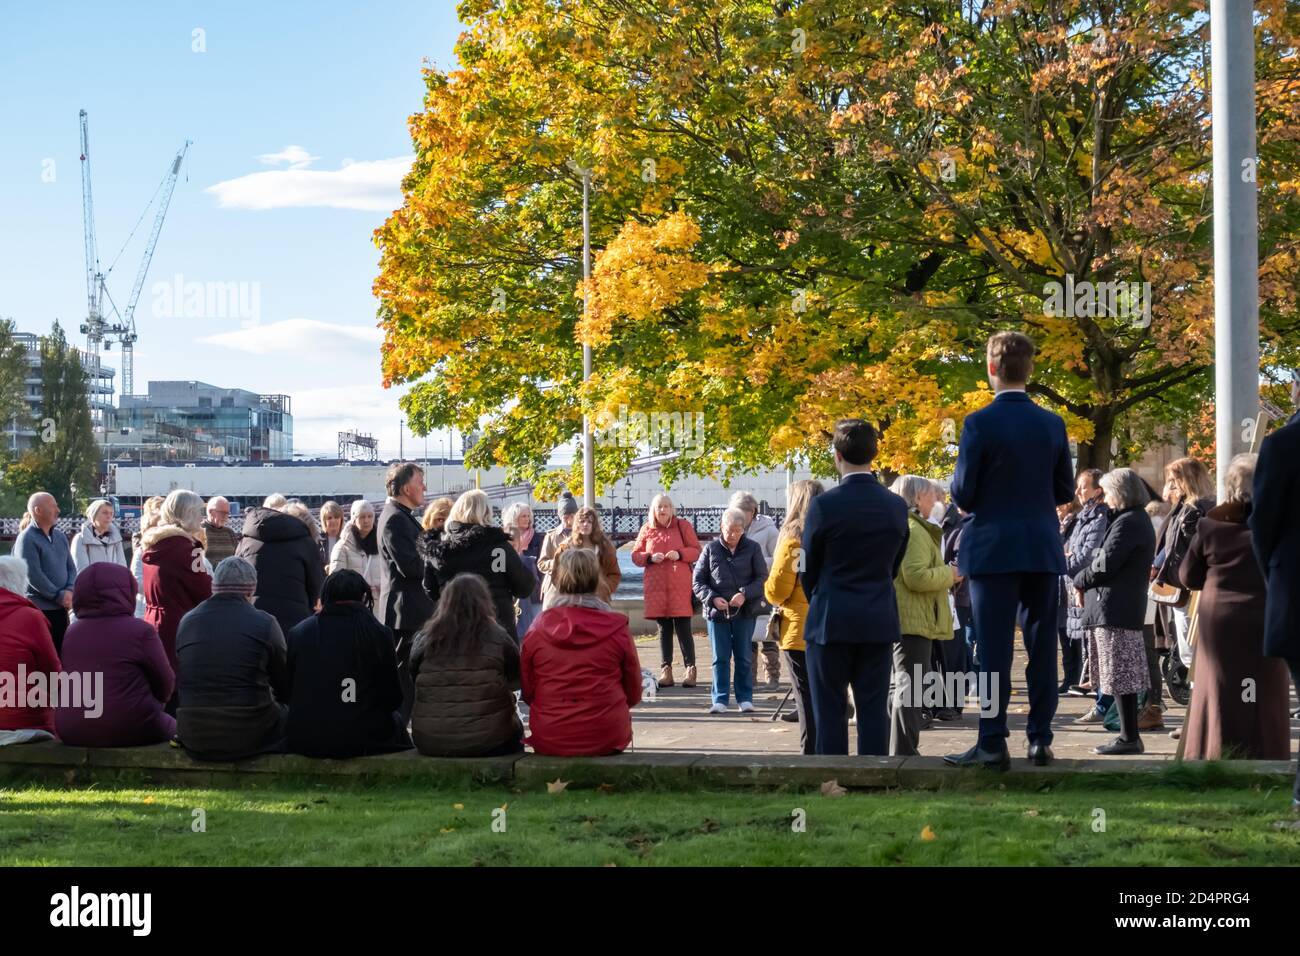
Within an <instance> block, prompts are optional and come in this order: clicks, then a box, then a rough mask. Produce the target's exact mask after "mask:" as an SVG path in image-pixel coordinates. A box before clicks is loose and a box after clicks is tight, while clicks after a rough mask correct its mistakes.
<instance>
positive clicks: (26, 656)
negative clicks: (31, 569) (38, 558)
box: [0, 557, 59, 734]
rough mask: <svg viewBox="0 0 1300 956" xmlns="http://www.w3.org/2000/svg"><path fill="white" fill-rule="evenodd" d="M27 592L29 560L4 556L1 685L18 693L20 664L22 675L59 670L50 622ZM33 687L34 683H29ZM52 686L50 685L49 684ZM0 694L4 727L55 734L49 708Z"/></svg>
mask: <svg viewBox="0 0 1300 956" xmlns="http://www.w3.org/2000/svg"><path fill="white" fill-rule="evenodd" d="M26 591H27V562H26V561H24V560H23V559H22V558H19V557H4V558H0V684H7V685H9V687H10V688H11V689H12V691H13V692H14V693H15V694H16V692H17V688H18V686H19V673H20V672H19V667H21V668H22V674H24V675H27V674H35V673H40V674H44V675H46V679H47V682H48V678H49V677H50V676H51V675H54V674H57V673H59V655H58V654H57V653H55V651H54V638H52V637H51V636H50V622H49V621H48V620H47V619H46V617H45V615H44V614H42V613H41V610H40V608H38V607H37V606H36V605H35V604H33V603H32V602H31V601H29V600H27V598H26V597H25V596H24V595H25V593H26ZM28 686H29V687H30V686H31V685H30V684H29V685H28ZM47 686H48V684H47ZM5 697H6V695H4V694H0V730H44V731H47V732H48V733H51V734H52V733H54V711H53V709H51V708H49V707H19V706H17V704H18V701H17V699H16V697H15V700H14V701H13V702H12V703H11V702H10V701H8V700H6V699H5Z"/></svg>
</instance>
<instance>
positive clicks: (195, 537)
mask: <svg viewBox="0 0 1300 956" xmlns="http://www.w3.org/2000/svg"><path fill="white" fill-rule="evenodd" d="M168 538H189V539H190V540H191V541H197V542H199V543H200V544H202V543H203V532H202V531H200V532H199V533H197V534H190V533H189V532H188V531H186V530H185V529H184V528H182V527H181V526H180V525H175V524H160V525H155V526H154V527H152V528H150V529H149V530H148V531H146V532H144V534H142V535H141V536H140V543H141V544H142V545H144V546H145V547H146V548H152V547H154V546H155V545H157V544H158V542H160V541H165V540H167V539H168Z"/></svg>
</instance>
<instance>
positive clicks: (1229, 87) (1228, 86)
mask: <svg viewBox="0 0 1300 956" xmlns="http://www.w3.org/2000/svg"><path fill="white" fill-rule="evenodd" d="M1254 8H1255V5H1254V4H1253V3H1248V2H1246V0H1212V2H1211V4H1210V76H1211V104H1210V105H1211V111H1212V114H1213V115H1212V122H1213V126H1212V135H1213V141H1214V145H1213V148H1214V399H1215V403H1214V418H1215V448H1216V453H1217V454H1216V457H1217V462H1216V464H1217V471H1218V485H1219V499H1220V500H1222V499H1223V493H1224V479H1225V478H1226V477H1227V473H1228V464H1229V463H1230V462H1231V461H1232V458H1233V456H1234V455H1236V454H1238V453H1240V452H1245V451H1249V450H1250V446H1251V442H1250V439H1251V437H1253V436H1252V434H1251V429H1252V428H1253V423H1254V422H1255V421H1256V419H1257V417H1258V415H1259V212H1258V195H1257V191H1256V186H1255V179H1256V171H1255V166H1256V155H1255V27H1254V14H1255V9H1254Z"/></svg>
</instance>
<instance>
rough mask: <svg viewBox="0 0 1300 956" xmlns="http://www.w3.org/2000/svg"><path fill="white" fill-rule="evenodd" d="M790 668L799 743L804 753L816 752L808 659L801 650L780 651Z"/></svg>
mask: <svg viewBox="0 0 1300 956" xmlns="http://www.w3.org/2000/svg"><path fill="white" fill-rule="evenodd" d="M781 653H782V654H784V655H785V663H786V666H787V667H789V668H790V682H791V684H792V685H793V687H794V693H793V694H791V695H790V696H792V697H793V698H794V712H795V713H796V714H798V715H799V744H800V745H801V746H802V748H803V752H804V753H806V754H815V753H816V752H817V718H816V716H815V715H814V714H813V702H812V688H811V687H810V686H809V685H808V661H807V659H806V655H805V654H804V652H803V651H782V652H781Z"/></svg>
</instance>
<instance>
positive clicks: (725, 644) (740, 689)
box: [708, 617, 754, 704]
mask: <svg viewBox="0 0 1300 956" xmlns="http://www.w3.org/2000/svg"><path fill="white" fill-rule="evenodd" d="M708 625H709V644H711V645H712V646H713V702H714V703H715V704H726V703H727V701H728V699H729V697H730V690H731V659H732V658H733V657H734V658H735V659H736V703H738V704H742V703H744V702H745V701H749V702H750V703H751V704H752V703H753V702H754V669H753V663H754V660H753V657H752V654H753V649H752V648H751V647H750V646H749V645H750V643H751V641H752V640H753V637H754V619H753V618H752V617H733V618H732V619H731V620H726V619H724V618H718V619H717V620H710V621H709V622H708Z"/></svg>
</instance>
